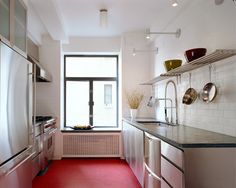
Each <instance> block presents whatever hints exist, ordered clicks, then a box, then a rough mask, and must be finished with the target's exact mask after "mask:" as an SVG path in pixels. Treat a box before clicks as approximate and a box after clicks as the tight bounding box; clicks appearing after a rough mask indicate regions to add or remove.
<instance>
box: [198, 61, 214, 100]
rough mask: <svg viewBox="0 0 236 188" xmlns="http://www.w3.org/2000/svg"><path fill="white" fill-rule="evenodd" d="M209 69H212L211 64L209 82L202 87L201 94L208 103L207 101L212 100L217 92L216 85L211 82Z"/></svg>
mask: <svg viewBox="0 0 236 188" xmlns="http://www.w3.org/2000/svg"><path fill="white" fill-rule="evenodd" d="M211 69H212V65H210V66H209V78H210V82H209V83H207V84H206V85H205V86H204V87H203V90H202V94H201V97H202V100H203V101H204V102H206V103H209V102H211V101H213V100H214V98H215V97H216V94H217V88H216V85H215V84H214V83H212V82H211Z"/></svg>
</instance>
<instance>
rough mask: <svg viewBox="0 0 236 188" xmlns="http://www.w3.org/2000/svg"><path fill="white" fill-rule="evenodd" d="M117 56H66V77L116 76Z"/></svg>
mask: <svg viewBox="0 0 236 188" xmlns="http://www.w3.org/2000/svg"><path fill="white" fill-rule="evenodd" d="M116 63H117V59H116V57H78V56H77V57H66V77H116V76H117V72H116Z"/></svg>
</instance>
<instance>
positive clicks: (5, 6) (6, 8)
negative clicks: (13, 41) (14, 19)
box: [0, 0, 10, 41]
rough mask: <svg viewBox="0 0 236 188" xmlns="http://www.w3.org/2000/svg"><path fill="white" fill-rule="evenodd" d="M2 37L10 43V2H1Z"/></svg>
mask: <svg viewBox="0 0 236 188" xmlns="http://www.w3.org/2000/svg"><path fill="white" fill-rule="evenodd" d="M0 36H1V39H2V38H4V39H6V40H8V41H10V0H0Z"/></svg>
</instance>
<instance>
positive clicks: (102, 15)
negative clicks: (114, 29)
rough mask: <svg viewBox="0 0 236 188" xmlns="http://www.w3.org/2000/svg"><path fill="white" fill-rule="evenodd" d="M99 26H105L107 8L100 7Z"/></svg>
mask: <svg viewBox="0 0 236 188" xmlns="http://www.w3.org/2000/svg"><path fill="white" fill-rule="evenodd" d="M100 27H102V28H105V27H107V9H100Z"/></svg>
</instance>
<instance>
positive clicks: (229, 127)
mask: <svg viewBox="0 0 236 188" xmlns="http://www.w3.org/2000/svg"><path fill="white" fill-rule="evenodd" d="M180 3H181V2H180ZM177 28H181V29H182V35H181V37H180V38H179V39H176V38H175V37H173V36H159V37H157V38H156V40H155V41H154V44H153V45H154V46H158V47H159V54H158V55H156V56H154V57H153V59H154V61H153V67H154V70H153V73H154V75H156V76H157V75H160V74H161V73H163V72H165V69H164V66H163V62H164V60H167V59H173V58H180V59H182V60H183V61H184V62H185V58H184V51H185V50H187V49H190V48H195V47H205V48H207V50H208V52H207V53H210V52H212V51H214V50H215V49H221V48H225V49H230V48H234V49H236V3H234V2H233V1H224V3H223V4H222V5H221V6H216V5H215V4H214V1H205V0H196V1H193V2H192V4H191V6H189V8H188V9H186V10H184V11H183V12H182V13H181V14H180V15H179V16H178V17H176V19H175V21H173V22H172V23H171V25H169V26H168V27H166V31H172V30H173V31H175V30H176V29H177ZM213 65H214V66H213V71H212V82H214V83H215V84H216V85H217V87H218V91H219V92H218V95H217V98H216V99H215V101H214V102H212V103H210V104H206V103H203V102H202V101H201V100H200V99H197V101H196V102H195V103H194V104H192V105H190V106H186V105H183V104H182V96H183V94H184V92H185V90H186V89H187V88H188V87H189V77H188V73H185V74H183V75H182V77H181V83H179V84H178V101H179V112H180V114H179V119H180V123H181V124H184V125H188V126H192V127H198V128H202V129H206V130H211V131H215V132H220V133H224V134H228V135H232V136H236V117H235V114H236V95H235V93H236V85H235V83H234V82H235V78H236V57H235V56H234V57H231V58H228V59H225V60H222V61H220V62H217V63H214V64H213ZM207 82H209V72H208V66H206V67H202V68H200V69H197V70H195V71H192V87H194V88H195V89H196V90H197V91H198V92H200V91H201V89H202V88H203V86H204V85H205V84H206V83H207ZM165 83H166V81H162V82H160V83H157V85H156V96H157V97H163V96H164V87H165ZM168 92H169V96H170V97H172V98H173V88H172V89H170V88H169V90H168ZM156 117H157V118H158V119H161V120H164V103H163V102H160V103H158V104H157V108H156Z"/></svg>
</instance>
